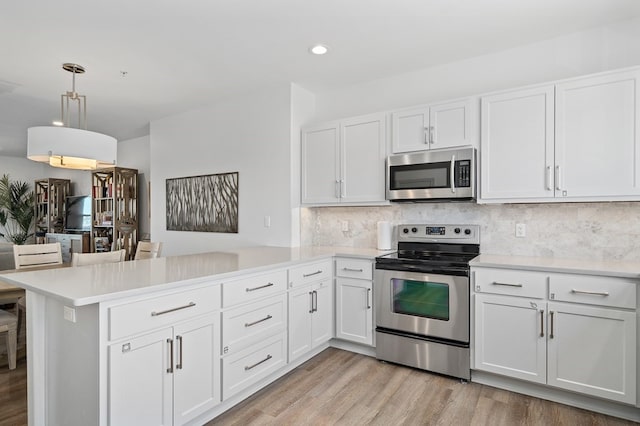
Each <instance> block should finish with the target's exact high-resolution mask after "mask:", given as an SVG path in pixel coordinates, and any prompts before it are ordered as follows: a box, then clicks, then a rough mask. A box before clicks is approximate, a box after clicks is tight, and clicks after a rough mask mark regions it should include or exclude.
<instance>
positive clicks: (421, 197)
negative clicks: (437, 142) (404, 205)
mask: <svg viewBox="0 0 640 426" xmlns="http://www.w3.org/2000/svg"><path fill="white" fill-rule="evenodd" d="M475 198H476V150H475V148H473V147H462V148H453V149H443V150H435V151H420V152H410V153H407V154H398V155H391V156H389V157H388V158H387V199H388V200H390V201H472V200H475Z"/></svg>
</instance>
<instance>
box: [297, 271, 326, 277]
mask: <svg viewBox="0 0 640 426" xmlns="http://www.w3.org/2000/svg"><path fill="white" fill-rule="evenodd" d="M321 273H322V270H321V269H319V270H317V271H316V272H312V273H310V274H302V278H307V277H312V276H314V275H318V274H321Z"/></svg>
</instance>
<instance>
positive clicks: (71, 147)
mask: <svg viewBox="0 0 640 426" xmlns="http://www.w3.org/2000/svg"><path fill="white" fill-rule="evenodd" d="M27 141H28V142H27V158H28V159H29V160H34V161H39V162H42V163H48V164H49V165H50V166H53V167H62V168H65V169H78V170H95V169H99V168H103V167H113V166H114V165H115V164H116V157H117V144H118V141H117V140H116V139H115V138H113V137H111V136H107V135H103V134H102V133H96V132H91V131H89V130H82V129H74V128H72V127H54V126H39V127H30V128H29V129H28V130H27Z"/></svg>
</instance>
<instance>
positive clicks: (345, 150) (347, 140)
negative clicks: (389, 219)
mask: <svg viewBox="0 0 640 426" xmlns="http://www.w3.org/2000/svg"><path fill="white" fill-rule="evenodd" d="M385 120H386V119H385V115H384V114H375V115H371V116H367V117H358V118H354V119H351V120H345V121H343V122H342V123H341V126H340V129H341V144H340V146H341V177H340V185H341V188H340V196H341V202H343V203H344V202H371V201H384V200H385V185H384V184H385V156H386V152H387V150H386V137H385V135H386V121H385Z"/></svg>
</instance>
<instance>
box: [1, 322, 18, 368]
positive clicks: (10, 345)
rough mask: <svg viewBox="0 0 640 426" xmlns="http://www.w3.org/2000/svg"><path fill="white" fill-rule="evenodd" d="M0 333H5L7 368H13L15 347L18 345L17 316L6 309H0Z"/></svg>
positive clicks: (14, 364)
mask: <svg viewBox="0 0 640 426" xmlns="http://www.w3.org/2000/svg"><path fill="white" fill-rule="evenodd" d="M0 333H6V342H7V358H9V370H15V368H16V349H17V346H18V318H16V316H15V315H13V314H10V313H9V312H7V311H3V310H0Z"/></svg>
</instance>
